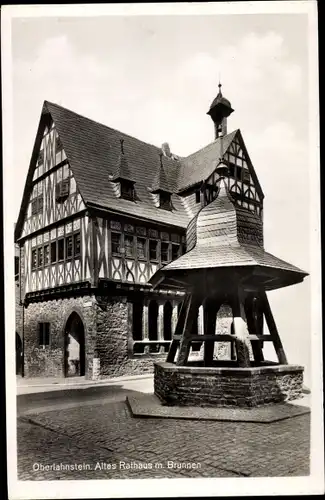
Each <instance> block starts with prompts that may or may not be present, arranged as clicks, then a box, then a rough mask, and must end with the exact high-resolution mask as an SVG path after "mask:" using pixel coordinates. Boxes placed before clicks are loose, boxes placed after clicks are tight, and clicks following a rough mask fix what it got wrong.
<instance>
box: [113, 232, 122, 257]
mask: <svg viewBox="0 0 325 500" xmlns="http://www.w3.org/2000/svg"><path fill="white" fill-rule="evenodd" d="M121 238H122V235H121V234H120V233H112V234H111V246H112V254H115V255H120V254H121Z"/></svg>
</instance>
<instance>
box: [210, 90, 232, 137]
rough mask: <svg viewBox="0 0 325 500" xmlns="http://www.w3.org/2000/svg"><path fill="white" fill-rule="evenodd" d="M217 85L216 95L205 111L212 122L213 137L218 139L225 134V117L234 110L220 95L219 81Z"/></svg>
mask: <svg viewBox="0 0 325 500" xmlns="http://www.w3.org/2000/svg"><path fill="white" fill-rule="evenodd" d="M218 87H219V92H218V95H217V97H216V98H215V99H214V100H213V102H212V104H211V106H210V109H209V111H208V112H207V114H208V115H210V116H211V119H212V121H213V123H214V132H215V134H214V138H215V139H218V137H221V136H224V135H226V134H227V118H228V116H229V115H230V114H231V113H232V112H233V111H234V110H233V109H232V107H231V104H230V102H229V101H228V99H226V98H225V97H223V95H222V92H221V83H220V82H219V85H218Z"/></svg>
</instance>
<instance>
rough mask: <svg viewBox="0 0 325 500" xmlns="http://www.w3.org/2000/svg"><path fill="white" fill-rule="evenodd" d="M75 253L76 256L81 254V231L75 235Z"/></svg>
mask: <svg viewBox="0 0 325 500" xmlns="http://www.w3.org/2000/svg"><path fill="white" fill-rule="evenodd" d="M73 255H74V257H77V256H78V255H80V233H76V234H74V236H73Z"/></svg>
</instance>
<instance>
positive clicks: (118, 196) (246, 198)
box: [15, 86, 263, 379]
mask: <svg viewBox="0 0 325 500" xmlns="http://www.w3.org/2000/svg"><path fill="white" fill-rule="evenodd" d="M220 87H221V86H220ZM232 111H233V110H232V108H231V105H230V102H229V101H228V100H227V99H225V98H224V97H223V95H222V93H221V88H219V93H218V95H217V97H216V98H215V99H214V101H213V102H212V104H211V107H210V110H209V111H208V114H209V115H210V116H211V118H212V121H213V124H214V128H215V140H214V141H213V142H212V143H210V144H208V145H207V146H206V147H204V148H203V149H201V150H199V151H196V152H194V153H192V154H191V155H189V156H187V157H180V156H176V155H173V154H172V153H171V152H170V149H169V146H168V144H167V143H165V144H163V145H162V147H161V148H159V147H156V146H153V145H151V144H147V143H145V142H143V141H140V140H138V139H136V138H134V137H130V136H128V135H126V134H124V133H122V132H119V131H117V130H115V129H112V128H109V127H107V126H104V125H102V124H100V123H97V122H95V121H93V120H90V119H88V118H85V117H83V116H80V115H78V114H76V113H75V112H72V111H70V110H68V109H65V108H63V107H61V106H58V105H56V104H53V103H50V102H47V101H45V102H44V105H43V109H42V112H41V117H40V122H39V127H38V131H37V135H36V140H35V144H34V148H33V152H32V156H31V161H30V165H29V170H28V175H27V180H26V184H25V190H24V194H23V199H22V203H21V209H20V213H19V218H18V221H17V224H16V228H15V242H16V243H17V244H18V245H19V258H20V269H19V290H20V304H21V305H22V306H23V314H22V318H23V320H22V322H21V325H20V326H19V330H20V331H19V332H18V333H19V335H20V337H21V339H22V349H23V360H24V374H25V375H26V376H41V375H42V376H44V375H46V376H58V377H59V376H73V375H85V376H86V378H94V379H96V378H100V377H105V376H112V375H113V376H116V375H122V374H128V373H143V372H144V371H148V370H151V369H152V362H153V360H156V359H159V357H163V358H164V357H165V356H166V354H165V353H166V352H167V351H168V348H169V345H170V342H171V339H172V335H173V332H174V328H175V325H176V322H177V317H178V313H179V310H180V305H181V302H182V299H183V292H182V289H181V287H179V288H177V282H175V283H174V284H175V286H174V287H172V289H166V288H165V287H161V288H160V287H159V286H158V287H156V288H155V289H154V290H153V289H152V287H151V285H150V284H148V280H149V279H150V277H151V276H152V275H153V274H154V273H155V272H156V270H157V269H158V268H161V267H162V266H164V265H166V264H168V263H170V262H171V261H173V260H175V259H176V258H178V257H179V256H180V255H182V254H183V253H185V252H186V248H185V233H186V230H187V227H188V225H189V224H192V226H193V227H194V224H193V221H194V220H195V218H196V217H197V214H198V212H199V211H200V209H201V208H202V207H204V206H206V205H207V204H209V203H210V202H212V201H213V200H214V199H215V197H216V193H217V190H216V182H217V180H218V176H219V174H218V172H217V168H216V167H217V165H218V163H219V161H220V159H222V160H223V161H224V162H225V163H226V164H227V165H228V172H229V175H228V177H227V180H226V181H227V183H228V189H229V192H230V193H231V196H232V197H233V200H234V201H235V203H236V204H238V205H239V206H241V207H242V208H243V209H246V210H248V211H250V212H251V213H253V214H254V225H253V226H254V227H253V226H252V228H251V231H245V237H246V238H252V239H254V240H255V239H256V238H257V237H260V235H261V234H262V232H261V231H258V234H255V233H254V231H255V232H256V231H257V229H256V227H257V226H256V220H257V219H258V220H259V221H260V223H261V224H262V219H263V192H262V190H261V187H260V184H259V182H258V179H257V176H256V173H255V170H254V168H253V165H252V163H251V160H250V158H249V155H248V152H247V149H246V147H245V144H244V141H243V138H242V134H241V132H240V130H234V131H233V132H231V133H228V131H227V117H228V116H229V115H230V114H231V113H232ZM189 230H190V227H189ZM201 309H202V308H200V310H199V311H198V321H197V323H195V328H196V329H197V331H198V332H201V331H203V321H204V311H202V310H201ZM17 328H18V325H17Z"/></svg>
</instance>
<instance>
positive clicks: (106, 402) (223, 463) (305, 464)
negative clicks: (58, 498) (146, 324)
mask: <svg viewBox="0 0 325 500" xmlns="http://www.w3.org/2000/svg"><path fill="white" fill-rule="evenodd" d="M151 390H152V380H151V379H146V380H134V381H128V382H125V383H121V382H119V383H116V384H115V383H111V384H109V385H106V386H98V387H95V388H93V387H92V388H85V389H73V390H72V389H70V390H67V391H57V392H56V393H54V392H45V393H44V394H42V393H37V394H29V395H23V396H19V398H18V413H19V418H18V477H19V479H22V480H23V479H29V480H30V479H33V480H42V479H43V480H44V479H45V480H56V479H108V478H115V479H120V478H149V477H150V478H154V477H169V478H177V477H248V476H251V477H256V476H260V477H261V476H301V475H308V474H309V415H303V416H299V417H294V418H291V419H287V420H282V421H278V422H274V423H272V424H257V423H245V422H240V423H238V422H237V423H235V422H217V421H214V422H211V421H205V422H203V421H186V422H185V421H180V420H175V419H155V418H133V417H132V416H131V414H130V411H129V409H128V407H127V405H126V404H125V398H126V396H127V395H131V394H135V393H138V392H150V391H151ZM188 464H190V466H189V465H188ZM193 464H194V465H193ZM45 466H48V467H47V469H48V470H44V469H46V467H45ZM78 468H79V469H81V470H76V469H78ZM56 469H58V470H56ZM68 469H70V470H68ZM73 469H74V470H73Z"/></svg>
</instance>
